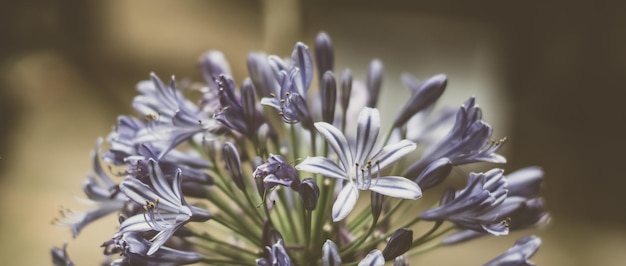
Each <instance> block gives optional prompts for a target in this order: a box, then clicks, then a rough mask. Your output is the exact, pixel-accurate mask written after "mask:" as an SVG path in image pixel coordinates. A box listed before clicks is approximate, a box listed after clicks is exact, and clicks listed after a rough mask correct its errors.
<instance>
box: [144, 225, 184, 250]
mask: <svg viewBox="0 0 626 266" xmlns="http://www.w3.org/2000/svg"><path fill="white" fill-rule="evenodd" d="M182 226H183V224H182V223H180V224H178V225H176V226H175V227H173V228H170V229H168V230H165V231H161V232H159V233H158V234H156V235H155V236H154V237H153V238H152V239H150V241H152V246H150V249H149V250H148V253H146V255H148V256H151V255H152V254H154V253H155V252H157V250H159V248H160V247H161V246H163V244H165V241H167V240H168V239H169V238H170V237H171V236H172V235H173V234H174V232H176V230H178V228H181V227H182Z"/></svg>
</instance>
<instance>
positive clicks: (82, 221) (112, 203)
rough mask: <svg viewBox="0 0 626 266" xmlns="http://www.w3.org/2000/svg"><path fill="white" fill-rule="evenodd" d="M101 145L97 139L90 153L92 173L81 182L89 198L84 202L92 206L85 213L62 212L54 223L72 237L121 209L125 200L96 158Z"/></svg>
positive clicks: (100, 140)
mask: <svg viewBox="0 0 626 266" xmlns="http://www.w3.org/2000/svg"><path fill="white" fill-rule="evenodd" d="M101 144H102V139H98V141H97V144H96V147H95V149H94V150H93V151H92V152H91V158H92V164H93V173H92V174H90V175H88V176H87V178H86V179H85V181H84V182H83V191H84V192H85V195H87V197H88V198H89V199H88V200H85V201H86V202H87V203H88V204H90V205H94V206H93V207H92V208H91V209H89V210H87V211H85V212H75V211H71V210H63V212H62V215H63V218H61V219H56V220H55V221H54V223H55V224H57V225H60V226H67V227H70V228H71V229H72V235H73V236H74V237H76V236H78V234H79V233H80V231H81V230H82V229H83V228H84V227H85V226H87V225H88V224H90V223H91V222H93V221H95V220H98V219H100V218H102V217H104V216H106V215H109V214H111V213H113V212H116V211H119V210H120V209H122V207H124V203H125V202H126V200H127V199H126V197H125V196H124V195H123V194H121V193H118V192H119V191H118V187H117V184H116V183H115V182H113V180H111V178H110V177H109V176H108V175H107V174H106V173H105V172H104V170H103V169H102V165H101V164H100V159H99V158H98V152H99V151H100V146H101Z"/></svg>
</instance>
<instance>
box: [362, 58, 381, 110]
mask: <svg viewBox="0 0 626 266" xmlns="http://www.w3.org/2000/svg"><path fill="white" fill-rule="evenodd" d="M382 82H383V63H382V62H381V61H380V60H378V59H374V60H372V62H371V63H370V68H369V70H368V71H367V91H368V92H369V96H368V98H367V105H366V106H367V107H371V108H376V105H377V104H378V96H379V95H380V86H381V84H382Z"/></svg>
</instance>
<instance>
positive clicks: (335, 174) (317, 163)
mask: <svg viewBox="0 0 626 266" xmlns="http://www.w3.org/2000/svg"><path fill="white" fill-rule="evenodd" d="M296 169H298V170H299V171H306V172H309V173H314V174H320V175H323V176H326V177H331V178H337V179H346V178H347V177H346V172H345V171H344V170H342V169H341V167H339V166H338V165H337V164H336V163H335V162H333V161H332V160H330V159H328V158H325V157H307V158H306V159H304V161H302V162H301V163H300V164H298V165H296Z"/></svg>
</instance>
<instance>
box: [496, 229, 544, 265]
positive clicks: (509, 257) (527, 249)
mask: <svg viewBox="0 0 626 266" xmlns="http://www.w3.org/2000/svg"><path fill="white" fill-rule="evenodd" d="M539 246H541V239H540V238H538V237H536V236H528V237H524V238H520V239H519V240H517V241H516V242H515V245H513V247H511V248H510V249H509V250H507V251H505V252H504V253H502V255H500V256H498V257H496V258H494V259H493V260H491V261H489V262H487V263H485V266H533V265H535V264H534V263H532V262H531V261H529V259H530V257H532V256H533V255H535V253H536V252H537V250H538V249H539Z"/></svg>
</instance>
